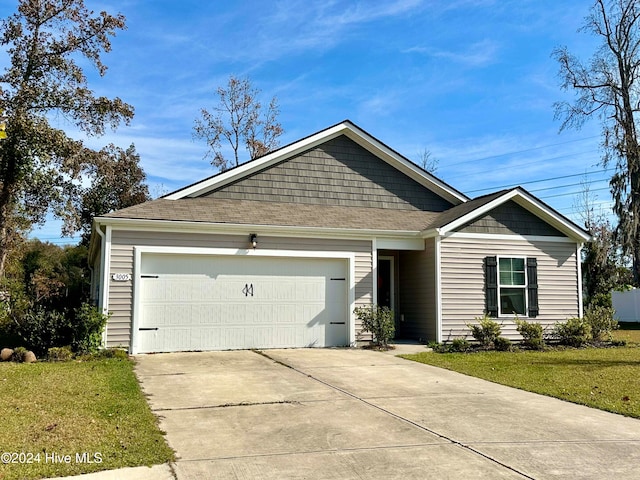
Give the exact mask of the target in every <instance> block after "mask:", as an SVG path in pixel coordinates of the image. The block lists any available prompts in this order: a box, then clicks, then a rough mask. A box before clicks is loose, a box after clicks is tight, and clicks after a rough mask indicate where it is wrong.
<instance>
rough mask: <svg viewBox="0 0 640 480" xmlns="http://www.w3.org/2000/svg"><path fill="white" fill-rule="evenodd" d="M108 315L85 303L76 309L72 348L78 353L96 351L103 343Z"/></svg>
mask: <svg viewBox="0 0 640 480" xmlns="http://www.w3.org/2000/svg"><path fill="white" fill-rule="evenodd" d="M108 318H109V316H108V315H105V314H104V313H102V312H100V310H99V309H98V308H96V307H94V306H93V305H90V304H88V303H84V304H82V305H81V306H80V308H78V309H76V310H75V324H74V326H73V334H72V336H71V342H70V343H71V348H72V349H73V351H74V352H76V353H95V352H97V351H98V350H99V348H100V346H101V345H102V331H103V330H104V327H105V325H106V324H107V319H108Z"/></svg>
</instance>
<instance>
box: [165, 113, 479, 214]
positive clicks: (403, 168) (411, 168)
mask: <svg viewBox="0 0 640 480" xmlns="http://www.w3.org/2000/svg"><path fill="white" fill-rule="evenodd" d="M340 135H345V136H347V137H348V138H350V139H351V140H353V141H354V142H356V143H357V144H358V145H360V146H361V147H362V148H364V149H365V150H368V151H369V152H371V153H372V154H373V155H375V156H377V157H378V158H380V159H382V160H384V161H385V162H387V163H388V164H390V165H391V166H393V167H394V168H396V169H397V170H399V171H400V172H402V173H404V174H405V175H407V176H409V177H410V178H412V179H413V180H415V181H416V182H418V183H419V184H421V185H422V186H424V187H427V188H429V189H430V190H434V191H435V192H436V193H437V194H439V195H441V196H443V197H444V198H446V199H447V200H448V201H450V202H452V203H453V204H455V205H457V204H460V203H464V202H466V201H468V198H467V197H466V196H465V195H463V194H462V193H460V192H458V191H457V190H455V189H453V187H450V186H449V185H447V184H445V183H444V182H442V181H441V180H439V179H437V178H436V177H434V176H433V175H431V174H430V173H428V172H426V171H424V170H422V169H420V168H419V167H418V166H417V165H415V164H414V163H412V162H411V161H409V160H408V159H406V158H405V157H403V156H402V155H400V154H399V153H397V152H396V151H394V150H392V149H391V148H389V147H387V146H386V145H385V144H384V143H382V142H380V141H379V140H377V139H376V138H375V137H373V136H371V135H370V134H368V133H367V132H365V131H364V130H362V129H361V128H359V127H358V126H356V125H354V124H353V123H352V122H350V121H349V120H345V121H343V122H341V123H339V124H337V125H334V126H332V127H329V128H327V129H325V130H322V131H320V132H316V133H314V134H312V135H310V136H308V137H306V138H303V139H301V140H298V141H297V142H294V143H292V144H289V145H287V146H285V147H282V148H280V149H278V150H276V151H274V152H271V153H268V154H267V155H265V156H263V157H260V158H257V159H255V160H252V161H249V162H247V163H245V164H243V165H240V166H238V167H236V168H233V169H231V170H228V171H226V172H223V173H220V174H218V175H215V176H213V177H209V178H207V179H205V180H202V181H200V182H197V183H195V184H193V185H190V186H188V187H185V188H183V189H181V190H178V191H176V192H173V193H170V194H169V195H166V196H165V197H164V198H166V199H168V200H178V199H181V198H185V197H199V196H201V195H205V194H207V193H209V192H211V191H212V190H214V189H217V188H221V187H224V186H225V185H228V184H229V183H231V182H234V181H237V180H238V179H240V178H243V177H246V176H248V175H251V174H254V173H256V172H258V171H260V170H264V169H266V168H269V167H271V166H273V165H275V164H276V163H279V162H282V161H285V160H287V159H289V158H292V157H294V156H295V155H298V154H301V153H303V152H305V151H307V150H309V149H311V148H314V147H316V146H318V145H320V144H322V143H325V142H327V141H329V140H332V139H333V138H336V137H338V136H340Z"/></svg>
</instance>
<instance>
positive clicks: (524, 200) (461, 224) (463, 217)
mask: <svg viewBox="0 0 640 480" xmlns="http://www.w3.org/2000/svg"><path fill="white" fill-rule="evenodd" d="M499 207H502V208H499ZM516 209H517V211H516ZM489 214H492V218H491V220H490V222H489V223H492V224H493V225H494V226H495V225H497V224H500V225H502V227H505V228H506V229H507V230H511V233H518V234H521V235H531V234H540V233H541V230H543V229H544V232H545V233H543V235H545V236H549V235H552V233H553V232H554V231H557V232H559V233H561V234H562V235H564V236H567V237H569V238H571V239H573V240H576V241H579V242H587V241H589V240H590V239H591V236H590V235H589V233H588V232H586V231H585V230H584V229H582V228H581V227H579V226H578V225H576V224H575V223H573V222H572V221H571V220H569V219H568V218H566V217H565V216H563V215H562V214H560V213H558V212H556V211H555V210H554V209H553V208H551V207H550V206H548V205H547V204H545V203H544V202H542V201H541V200H539V199H538V198H536V197H534V196H533V195H531V194H530V193H529V192H527V191H526V190H524V189H523V188H521V187H516V188H514V189H511V190H501V191H499V192H496V193H492V194H489V195H485V196H482V197H478V198H475V199H473V200H470V201H469V202H467V203H464V204H462V205H458V206H455V207H453V208H451V209H450V210H448V211H446V212H443V213H442V214H440V215H439V217H438V218H437V219H436V220H435V221H434V222H432V223H431V224H430V225H429V227H428V228H427V229H426V230H425V231H432V232H434V233H436V234H439V235H446V234H448V233H454V232H458V231H463V230H464V229H465V228H466V227H469V226H470V225H474V224H475V225H479V224H478V223H476V222H478V221H479V220H480V219H483V218H487V216H488V215H489ZM514 215H526V216H527V218H528V219H529V220H531V219H532V218H534V217H535V220H533V222H534V225H532V226H531V227H527V228H529V229H530V230H529V231H527V229H526V228H525V229H524V230H522V227H521V226H517V227H514V228H510V225H509V224H511V225H515V224H516V223H519V220H518V219H513V216H514ZM530 215H533V216H534V217H531V216H530ZM509 216H511V217H512V218H511V219H507V217H509ZM496 217H498V218H496ZM525 220H526V219H525ZM543 223H544V224H546V225H547V227H543V226H542V225H543ZM520 225H521V224H520ZM484 227H485V228H487V227H488V228H492V227H491V225H489V224H486V225H484ZM514 229H517V230H519V231H517V232H516V231H514ZM534 230H535V231H536V232H535V233H532V232H534ZM491 233H499V232H491Z"/></svg>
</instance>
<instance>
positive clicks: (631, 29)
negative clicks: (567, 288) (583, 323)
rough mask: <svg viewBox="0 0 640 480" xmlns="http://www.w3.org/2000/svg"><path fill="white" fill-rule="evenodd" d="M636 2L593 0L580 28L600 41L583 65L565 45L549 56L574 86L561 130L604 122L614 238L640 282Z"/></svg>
mask: <svg viewBox="0 0 640 480" xmlns="http://www.w3.org/2000/svg"><path fill="white" fill-rule="evenodd" d="M639 19H640V3H639V2H638V1H637V0H610V1H605V0H597V1H596V2H595V4H594V5H593V7H592V9H591V13H590V14H589V16H587V17H586V19H585V24H584V26H583V27H582V30H583V31H586V32H588V33H591V34H593V35H595V36H596V37H598V38H599V39H600V40H601V44H600V47H599V48H598V49H597V50H596V52H595V53H594V55H593V57H592V58H591V60H590V62H589V63H587V64H585V63H583V62H582V61H580V60H579V59H578V58H576V57H575V56H573V55H572V54H570V53H569V52H568V50H567V48H566V47H563V48H558V49H556V50H555V51H554V52H553V56H554V57H555V58H556V59H557V61H558V62H559V63H560V76H561V79H562V88H563V89H565V90H569V89H571V90H574V91H575V94H576V98H575V100H574V102H573V103H569V102H557V103H556V104H555V108H556V118H560V119H562V120H563V123H562V127H561V129H564V128H568V127H574V128H579V127H581V126H582V125H583V123H584V122H585V121H586V120H587V119H589V118H591V117H593V116H597V117H598V118H599V119H600V121H601V124H602V133H603V145H604V149H605V155H604V157H603V160H602V162H603V164H604V165H605V166H607V165H609V163H611V162H615V164H616V173H615V174H614V175H613V177H612V178H611V181H610V186H611V192H612V194H613V198H614V201H615V204H614V212H615V213H616V215H617V217H618V219H619V222H618V226H617V228H616V239H617V240H618V242H619V243H620V245H621V247H622V248H623V250H624V252H625V253H627V254H629V255H630V256H631V258H632V263H633V277H634V280H635V283H636V284H639V281H640V144H639V141H638V133H637V131H636V123H635V116H636V115H637V114H638V112H639V111H640V104H639V103H638V100H637V99H638V94H639V93H640V83H639V82H640V32H639V30H638V26H639V24H638V21H639Z"/></svg>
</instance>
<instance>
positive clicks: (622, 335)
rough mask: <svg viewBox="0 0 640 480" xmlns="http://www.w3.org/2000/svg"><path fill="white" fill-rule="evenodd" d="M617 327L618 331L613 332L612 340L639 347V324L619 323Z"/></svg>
mask: <svg viewBox="0 0 640 480" xmlns="http://www.w3.org/2000/svg"><path fill="white" fill-rule="evenodd" d="M618 325H619V326H620V329H619V330H616V331H615V332H613V338H614V339H616V340H625V341H626V342H627V343H629V344H638V345H640V323H628V322H620V323H618Z"/></svg>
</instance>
